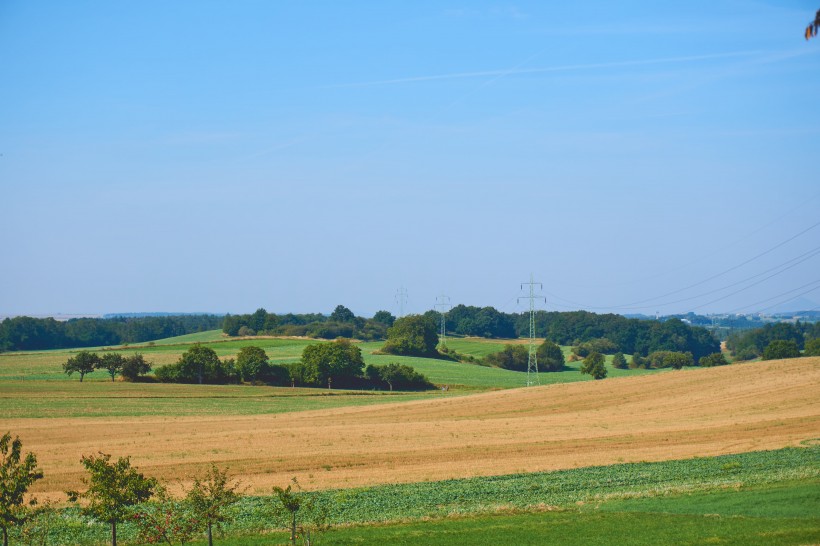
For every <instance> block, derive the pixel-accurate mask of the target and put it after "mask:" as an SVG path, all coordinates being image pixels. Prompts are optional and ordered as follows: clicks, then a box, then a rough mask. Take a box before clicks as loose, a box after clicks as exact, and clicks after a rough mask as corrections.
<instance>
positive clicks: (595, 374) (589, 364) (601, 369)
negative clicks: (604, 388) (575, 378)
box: [581, 353, 606, 379]
mask: <svg viewBox="0 0 820 546" xmlns="http://www.w3.org/2000/svg"><path fill="white" fill-rule="evenodd" d="M581 373H588V374H589V375H591V376H592V378H593V379H603V378H605V377H606V367H605V366H604V355H602V354H601V353H589V355H587V357H586V358H585V359H584V363H583V364H581Z"/></svg>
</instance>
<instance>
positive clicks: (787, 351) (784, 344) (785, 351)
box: [763, 339, 800, 360]
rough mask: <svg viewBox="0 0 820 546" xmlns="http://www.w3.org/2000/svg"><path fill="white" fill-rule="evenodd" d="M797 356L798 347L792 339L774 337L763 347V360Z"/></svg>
mask: <svg viewBox="0 0 820 546" xmlns="http://www.w3.org/2000/svg"><path fill="white" fill-rule="evenodd" d="M798 356H800V348H798V346H797V343H795V342H794V341H792V340H785V339H776V340H774V341H772V342H771V343H769V344H768V345H767V346H766V348H765V349H763V360H778V359H781V358H797V357H798Z"/></svg>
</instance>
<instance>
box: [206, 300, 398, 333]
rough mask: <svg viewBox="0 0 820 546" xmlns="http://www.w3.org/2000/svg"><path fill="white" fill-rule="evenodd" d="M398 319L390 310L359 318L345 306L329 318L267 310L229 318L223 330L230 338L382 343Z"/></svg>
mask: <svg viewBox="0 0 820 546" xmlns="http://www.w3.org/2000/svg"><path fill="white" fill-rule="evenodd" d="M395 320H396V317H394V316H393V315H392V314H390V313H389V312H388V311H378V312H377V313H376V314H375V315H373V317H371V318H364V317H357V316H356V315H355V314H354V313H353V311H351V310H350V309H348V308H347V307H345V306H344V305H337V306H336V308H335V309H334V310H333V312H332V313H331V314H330V315H322V314H319V313H307V314H294V313H287V314H284V315H277V314H275V313H268V312H267V311H266V310H265V309H264V308H259V309H257V310H256V311H255V312H253V313H251V314H247V315H226V316H225V319H224V321H223V322H222V331H223V332H225V333H226V334H228V335H229V336H255V335H273V336H306V337H312V338H318V339H336V338H338V337H345V338H355V339H361V340H364V341H375V340H383V339H385V337H386V335H387V329H388V328H389V327H390V326H392V325H393V322H394V321H395Z"/></svg>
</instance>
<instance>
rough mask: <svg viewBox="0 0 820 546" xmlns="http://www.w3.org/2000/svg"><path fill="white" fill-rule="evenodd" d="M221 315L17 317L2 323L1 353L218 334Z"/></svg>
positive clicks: (0, 335)
mask: <svg viewBox="0 0 820 546" xmlns="http://www.w3.org/2000/svg"><path fill="white" fill-rule="evenodd" d="M222 320H223V317H221V316H218V315H178V316H149V317H116V318H80V319H71V320H67V321H58V320H54V319H53V318H44V319H42V318H31V317H14V318H7V319H5V320H3V321H2V322H0V352H2V351H36V350H44V349H62V348H68V347H99V346H103V345H120V344H123V343H140V342H143V341H152V340H155V339H162V338H165V337H172V336H181V335H184V334H191V333H194V332H204V331H206V330H214V329H217V328H219V327H220V326H222Z"/></svg>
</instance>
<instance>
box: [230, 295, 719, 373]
mask: <svg viewBox="0 0 820 546" xmlns="http://www.w3.org/2000/svg"><path fill="white" fill-rule="evenodd" d="M422 316H424V317H426V318H427V319H429V320H431V321H432V322H433V323H434V324H435V325H438V324H440V320H441V315H440V314H439V312H438V311H433V310H431V311H427V312H426V313H424V314H423V315H422ZM444 318H445V327H446V328H447V331H448V332H452V333H453V334H456V335H463V336H478V337H485V338H496V339H512V338H518V337H522V336H528V335H529V314H528V313H504V312H501V311H498V310H497V309H495V308H493V307H475V306H468V305H457V306H455V307H453V308H452V309H451V310H450V311H448V312H447V313H446V315H445V317H444ZM395 321H396V318H395V317H394V316H393V315H391V314H390V313H389V312H387V311H379V312H377V313H376V314H375V315H374V316H373V317H372V318H363V317H357V316H355V315H354V313H353V312H352V311H350V309H348V308H347V307H345V306H343V305H339V306H337V307H336V309H334V311H333V312H332V313H331V314H330V315H328V316H325V315H320V314H307V315H294V314H291V313H289V314H286V315H276V314H273V313H268V312H267V311H266V310H265V309H258V310H257V311H256V312H254V313H252V314H248V315H228V316H226V317H225V321H224V323H223V327H222V330H223V332H225V333H227V334H228V335H231V336H241V335H257V334H262V333H264V334H270V335H295V336H308V337H315V338H322V339H336V338H337V337H346V338H356V339H362V340H366V341H369V340H383V339H387V337H388V336H387V331H388V329H389V328H390V327H391V326H393V324H394V323H395ZM535 323H536V332H535V333H536V337H543V338H546V339H549V340H550V341H552V342H554V343H557V344H559V345H578V344H579V343H582V342H586V341H590V340H594V339H601V338H605V339H608V340H610V341H611V342H612V343H614V344H615V346H616V347H617V349H618V350H620V351H622V352H624V353H626V354H635V353H639V354H641V355H644V356H647V355H649V354H650V353H652V352H655V351H678V352H691V353H692V355H693V357H694V358H695V359H696V360H697V359H699V358H701V357H704V356H707V355H710V354H713V353H716V352H719V351H720V343H719V342H718V340H717V339H715V338H714V336H712V334H711V333H710V332H709V331H708V330H706V329H705V328H702V327H698V326H690V325H688V324H686V323H685V322H683V321H682V320H680V319H677V318H673V319H669V320H665V321H655V320H642V319H635V318H626V317H624V316H622V315H615V314H597V313H590V312H588V311H570V312H557V311H555V312H547V311H539V312H537V313H536V320H535ZM436 328H437V327H436ZM416 354H419V353H416ZM419 356H423V355H420V354H419Z"/></svg>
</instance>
